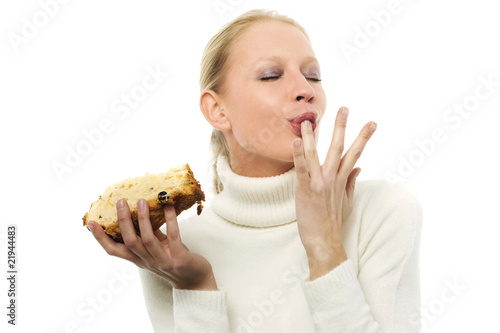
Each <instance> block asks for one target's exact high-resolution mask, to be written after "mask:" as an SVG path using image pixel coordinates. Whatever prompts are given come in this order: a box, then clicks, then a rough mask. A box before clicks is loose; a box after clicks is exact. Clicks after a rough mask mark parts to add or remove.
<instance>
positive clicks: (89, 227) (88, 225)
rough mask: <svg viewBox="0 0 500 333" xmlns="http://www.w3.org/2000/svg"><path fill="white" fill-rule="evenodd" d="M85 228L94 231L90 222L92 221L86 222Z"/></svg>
mask: <svg viewBox="0 0 500 333" xmlns="http://www.w3.org/2000/svg"><path fill="white" fill-rule="evenodd" d="M87 229H89V230H90V232H91V233H94V224H93V223H92V221H89V223H87Z"/></svg>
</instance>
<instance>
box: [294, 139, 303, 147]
mask: <svg viewBox="0 0 500 333" xmlns="http://www.w3.org/2000/svg"><path fill="white" fill-rule="evenodd" d="M301 141H302V140H300V139H297V140H295V147H300V143H301Z"/></svg>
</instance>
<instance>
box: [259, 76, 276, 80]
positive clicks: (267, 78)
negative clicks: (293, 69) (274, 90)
mask: <svg viewBox="0 0 500 333" xmlns="http://www.w3.org/2000/svg"><path fill="white" fill-rule="evenodd" d="M279 78H280V77H279V76H266V77H261V78H260V80H261V81H272V80H277V79H279Z"/></svg>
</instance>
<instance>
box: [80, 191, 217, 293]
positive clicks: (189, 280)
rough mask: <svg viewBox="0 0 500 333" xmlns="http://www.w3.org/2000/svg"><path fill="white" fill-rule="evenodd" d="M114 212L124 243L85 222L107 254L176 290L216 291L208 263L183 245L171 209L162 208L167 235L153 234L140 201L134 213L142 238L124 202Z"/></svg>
mask: <svg viewBox="0 0 500 333" xmlns="http://www.w3.org/2000/svg"><path fill="white" fill-rule="evenodd" d="M116 209H117V213H118V224H119V226H120V230H121V234H122V237H123V241H124V244H122V243H117V242H115V241H114V240H112V239H111V238H110V237H109V236H108V235H106V234H105V233H104V230H103V229H102V228H101V226H100V225H99V224H97V223H96V222H94V221H90V222H89V223H88V226H89V229H90V231H91V232H92V234H93V235H94V237H95V239H96V240H97V241H98V242H99V244H100V245H101V246H102V247H103V248H104V250H105V251H106V252H107V253H108V254H109V255H112V256H116V257H119V258H122V259H125V260H128V261H131V262H133V263H134V264H136V265H137V266H138V267H140V268H143V269H147V270H149V271H151V272H153V273H155V274H157V275H159V276H160V277H162V278H164V279H165V280H167V281H169V282H170V283H171V284H172V286H173V287H175V288H177V289H192V290H216V289H217V283H216V281H215V277H214V275H213V271H212V266H211V265H210V263H209V262H208V261H207V260H206V259H205V258H204V257H202V256H201V255H199V254H196V253H193V252H191V251H189V249H188V248H187V247H186V246H185V245H184V244H183V243H182V240H181V236H180V233H179V225H178V223H177V216H176V214H175V210H174V208H173V206H170V205H165V206H164V213H165V219H166V221H167V234H164V233H163V232H162V231H161V230H159V229H158V230H156V231H155V232H153V229H152V227H151V223H150V221H149V206H148V203H147V201H146V200H144V199H141V200H139V201H138V202H137V211H138V217H139V229H140V231H141V236H137V234H136V233H135V229H134V226H133V224H132V219H131V216H130V209H129V206H128V204H127V201H126V200H123V199H121V200H119V201H118V202H117V204H116Z"/></svg>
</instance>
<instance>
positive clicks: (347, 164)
mask: <svg viewBox="0 0 500 333" xmlns="http://www.w3.org/2000/svg"><path fill="white" fill-rule="evenodd" d="M376 129H377V123H375V122H373V121H371V122H369V123H367V124H366V125H365V126H363V128H362V129H361V131H360V133H359V135H358V137H357V138H356V140H354V142H353V144H352V145H351V147H350V148H349V150H347V152H346V153H345V155H344V157H343V158H342V161H341V163H340V166H339V170H338V174H339V177H341V178H342V179H347V177H348V176H349V174H350V173H351V171H352V168H354V165H355V164H356V162H357V161H358V160H359V158H360V157H361V154H362V153H363V150H364V149H365V146H366V144H367V143H368V140H370V138H371V137H372V135H373V133H374V132H375V130H376Z"/></svg>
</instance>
